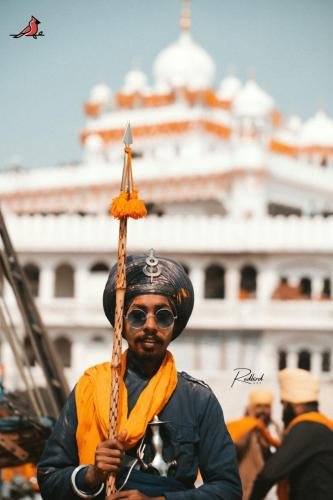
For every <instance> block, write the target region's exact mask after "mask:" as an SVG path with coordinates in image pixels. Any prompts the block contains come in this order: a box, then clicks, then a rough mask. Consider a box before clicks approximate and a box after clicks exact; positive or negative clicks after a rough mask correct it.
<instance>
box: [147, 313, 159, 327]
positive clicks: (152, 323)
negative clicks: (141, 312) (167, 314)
mask: <svg viewBox="0 0 333 500" xmlns="http://www.w3.org/2000/svg"><path fill="white" fill-rule="evenodd" d="M144 328H145V329H148V330H157V324H156V318H155V314H154V313H149V314H147V319H146V323H145V324H144Z"/></svg>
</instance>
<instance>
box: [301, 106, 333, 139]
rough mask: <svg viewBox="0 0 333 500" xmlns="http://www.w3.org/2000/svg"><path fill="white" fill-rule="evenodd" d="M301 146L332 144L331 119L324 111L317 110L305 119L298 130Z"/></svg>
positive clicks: (332, 130) (332, 127) (332, 128)
mask: <svg viewBox="0 0 333 500" xmlns="http://www.w3.org/2000/svg"><path fill="white" fill-rule="evenodd" d="M300 143H301V145H303V146H323V147H327V146H328V147H332V146H333V120H332V119H331V118H329V117H328V116H327V115H326V114H325V113H324V111H318V112H317V113H316V114H315V116H313V117H312V118H310V119H309V120H307V121H306V122H305V123H304V125H303V127H302V128H301V131H300Z"/></svg>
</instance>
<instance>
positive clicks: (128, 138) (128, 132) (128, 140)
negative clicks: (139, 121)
mask: <svg viewBox="0 0 333 500" xmlns="http://www.w3.org/2000/svg"><path fill="white" fill-rule="evenodd" d="M123 143H124V144H125V146H130V145H131V144H133V136H132V129H131V124H130V122H128V123H127V126H126V129H125V133H124V138H123Z"/></svg>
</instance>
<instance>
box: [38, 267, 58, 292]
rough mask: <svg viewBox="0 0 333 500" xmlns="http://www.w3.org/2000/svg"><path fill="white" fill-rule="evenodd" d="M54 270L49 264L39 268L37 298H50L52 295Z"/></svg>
mask: <svg viewBox="0 0 333 500" xmlns="http://www.w3.org/2000/svg"><path fill="white" fill-rule="evenodd" d="M54 283H55V272H54V269H53V268H52V266H51V265H46V266H44V267H42V269H41V270H40V278H39V299H40V300H42V301H48V300H51V299H52V298H53V297H54Z"/></svg>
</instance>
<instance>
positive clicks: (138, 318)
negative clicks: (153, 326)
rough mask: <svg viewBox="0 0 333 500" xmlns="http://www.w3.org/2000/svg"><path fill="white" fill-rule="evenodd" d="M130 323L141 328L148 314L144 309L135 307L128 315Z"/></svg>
mask: <svg viewBox="0 0 333 500" xmlns="http://www.w3.org/2000/svg"><path fill="white" fill-rule="evenodd" d="M126 319H127V321H128V323H129V325H130V326H132V327H133V328H140V327H141V326H143V325H144V324H145V322H146V319H147V314H146V312H145V311H142V309H133V310H132V311H131V312H130V313H129V314H128V315H127V317H126Z"/></svg>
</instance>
